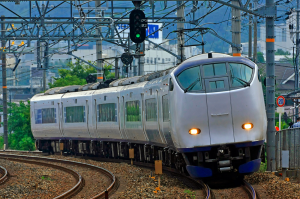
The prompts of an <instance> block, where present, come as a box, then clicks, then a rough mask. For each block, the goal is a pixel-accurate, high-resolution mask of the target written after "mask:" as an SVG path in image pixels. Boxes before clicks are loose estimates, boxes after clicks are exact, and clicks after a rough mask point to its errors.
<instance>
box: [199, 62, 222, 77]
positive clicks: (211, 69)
mask: <svg viewBox="0 0 300 199" xmlns="http://www.w3.org/2000/svg"><path fill="white" fill-rule="evenodd" d="M203 72H204V77H212V76H220V75H226V74H227V71H226V64H225V63H219V64H207V65H203Z"/></svg>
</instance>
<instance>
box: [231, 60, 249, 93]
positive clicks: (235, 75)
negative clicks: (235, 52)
mask: <svg viewBox="0 0 300 199" xmlns="http://www.w3.org/2000/svg"><path fill="white" fill-rule="evenodd" d="M229 68H230V73H231V86H232V87H240V86H247V85H248V84H249V83H250V80H251V77H252V72H253V69H252V68H250V67H249V66H246V65H244V64H238V63H229Z"/></svg>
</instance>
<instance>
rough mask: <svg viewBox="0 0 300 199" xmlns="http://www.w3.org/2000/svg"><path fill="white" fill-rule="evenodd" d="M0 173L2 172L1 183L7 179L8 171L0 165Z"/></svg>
mask: <svg viewBox="0 0 300 199" xmlns="http://www.w3.org/2000/svg"><path fill="white" fill-rule="evenodd" d="M0 173H1V174H2V176H1V178H0V184H3V183H5V182H6V180H8V172H7V170H6V169H5V168H4V167H1V166H0Z"/></svg>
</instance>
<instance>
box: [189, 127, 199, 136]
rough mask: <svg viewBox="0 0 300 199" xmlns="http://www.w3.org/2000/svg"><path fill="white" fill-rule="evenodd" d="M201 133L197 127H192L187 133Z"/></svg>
mask: <svg viewBox="0 0 300 199" xmlns="http://www.w3.org/2000/svg"><path fill="white" fill-rule="evenodd" d="M200 133H201V130H200V129H198V128H192V129H190V130H189V134H191V135H197V134H200Z"/></svg>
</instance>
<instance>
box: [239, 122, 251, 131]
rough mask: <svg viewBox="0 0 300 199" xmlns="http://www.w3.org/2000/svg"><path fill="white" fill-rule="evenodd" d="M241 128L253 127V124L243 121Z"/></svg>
mask: <svg viewBox="0 0 300 199" xmlns="http://www.w3.org/2000/svg"><path fill="white" fill-rule="evenodd" d="M242 128H243V129H245V130H250V129H252V128H253V124H252V123H245V124H243V125H242Z"/></svg>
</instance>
